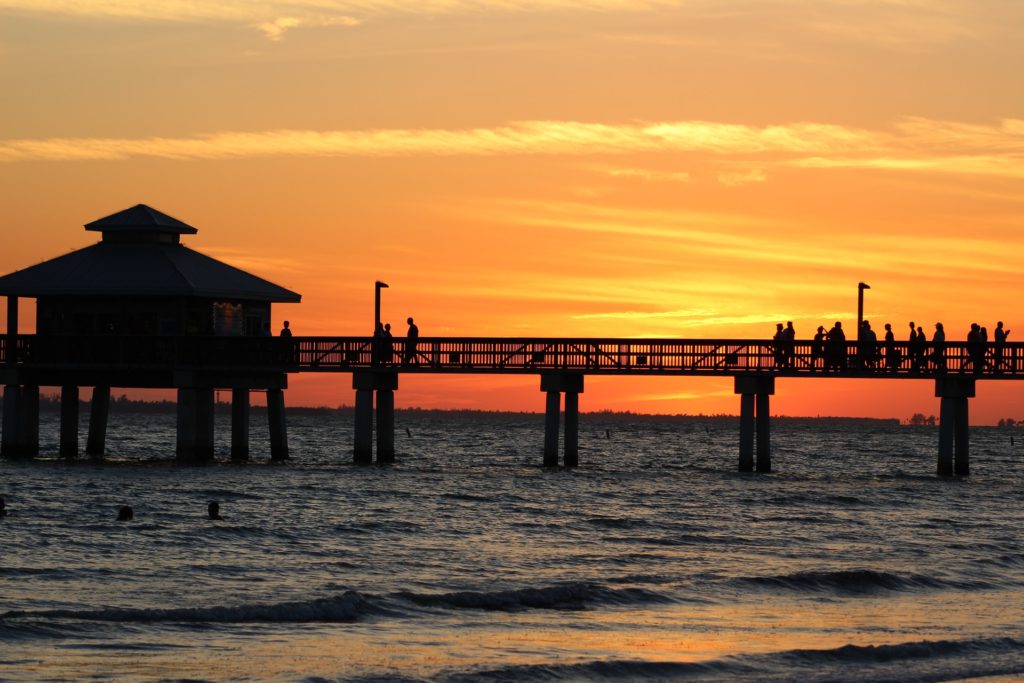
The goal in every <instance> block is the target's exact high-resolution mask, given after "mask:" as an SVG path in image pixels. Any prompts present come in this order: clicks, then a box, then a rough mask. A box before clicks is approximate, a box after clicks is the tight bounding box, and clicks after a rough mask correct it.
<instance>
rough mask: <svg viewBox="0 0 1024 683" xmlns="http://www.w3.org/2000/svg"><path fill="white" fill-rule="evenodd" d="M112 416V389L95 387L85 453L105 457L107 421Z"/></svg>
mask: <svg viewBox="0 0 1024 683" xmlns="http://www.w3.org/2000/svg"><path fill="white" fill-rule="evenodd" d="M109 416H110V387H93V390H92V403H91V407H90V409H89V437H88V439H87V440H86V442H85V452H86V453H88V454H89V455H103V453H104V452H105V451H106V449H107V419H108V417H109Z"/></svg>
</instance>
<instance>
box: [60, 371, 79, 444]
mask: <svg viewBox="0 0 1024 683" xmlns="http://www.w3.org/2000/svg"><path fill="white" fill-rule="evenodd" d="M60 455H61V457H62V458H77V457H78V387H77V386H75V385H73V384H72V385H67V386H63V387H61V389H60Z"/></svg>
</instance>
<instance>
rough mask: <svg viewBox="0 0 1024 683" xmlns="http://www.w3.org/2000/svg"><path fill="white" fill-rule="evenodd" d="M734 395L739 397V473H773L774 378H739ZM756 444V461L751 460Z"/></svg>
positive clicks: (756, 376) (757, 376)
mask: <svg viewBox="0 0 1024 683" xmlns="http://www.w3.org/2000/svg"><path fill="white" fill-rule="evenodd" d="M734 391H735V393H737V394H739V395H740V459H739V471H740V472H751V471H753V470H755V469H756V470H757V471H758V472H771V471H772V442H771V398H770V397H771V396H772V395H773V394H774V393H775V377H773V376H770V375H769V376H762V375H739V376H737V377H736V378H735V386H734ZM755 445H756V448H757V451H756V454H757V460H756V462H755V460H754V454H755V450H754V448H755Z"/></svg>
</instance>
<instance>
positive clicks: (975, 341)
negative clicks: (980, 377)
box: [960, 323, 985, 374]
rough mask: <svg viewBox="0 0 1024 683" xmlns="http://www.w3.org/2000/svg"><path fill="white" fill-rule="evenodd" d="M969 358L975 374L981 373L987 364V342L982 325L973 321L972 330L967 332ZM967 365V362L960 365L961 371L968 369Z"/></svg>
mask: <svg viewBox="0 0 1024 683" xmlns="http://www.w3.org/2000/svg"><path fill="white" fill-rule="evenodd" d="M967 359H968V360H969V361H970V364H971V371H972V372H973V373H974V374H978V373H980V372H981V370H982V367H983V366H984V364H985V360H984V359H985V342H984V341H983V338H982V336H981V325H979V324H978V323H971V330H970V331H969V332H968V333H967ZM965 365H966V363H964V365H961V366H960V372H964V371H965V370H966V369H967V368H966V367H965Z"/></svg>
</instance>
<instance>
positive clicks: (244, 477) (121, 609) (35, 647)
mask: <svg viewBox="0 0 1024 683" xmlns="http://www.w3.org/2000/svg"><path fill="white" fill-rule="evenodd" d="M542 422H543V418H542V416H539V415H537V416H530V415H493V416H473V417H467V416H459V415H434V414H419V415H418V414H414V413H399V415H398V417H397V434H396V442H397V450H398V462H397V463H396V464H395V465H394V466H390V467H385V468H379V467H368V468H358V467H353V466H351V465H350V464H349V462H350V459H351V458H350V448H351V443H352V430H351V424H350V420H349V419H347V418H342V417H332V416H293V417H291V418H290V423H289V437H290V444H291V447H292V458H293V459H292V460H291V461H289V462H288V463H287V464H284V465H273V464H270V463H269V462H267V453H266V438H265V437H266V427H265V425H264V424H261V423H259V422H258V421H257V420H256V418H255V416H254V423H253V446H254V456H253V460H252V461H251V462H250V463H247V464H242V465H233V464H230V463H227V462H218V463H216V464H211V465H206V466H181V465H177V464H174V463H173V462H171V461H170V458H171V457H172V456H173V449H174V424H173V417H172V416H167V415H140V414H114V415H112V416H111V428H110V432H109V439H108V449H109V451H110V455H109V457H107V458H106V460H105V461H104V462H102V463H97V462H91V461H88V460H81V461H79V462H74V463H67V462H62V461H59V460H57V459H48V458H46V457H45V456H44V457H43V458H40V459H38V460H36V461H32V462H0V495H3V496H4V497H5V498H6V501H7V506H8V509H9V510H10V511H11V512H10V515H9V516H8V517H7V518H5V519H2V520H0V679H2V680H11V681H82V680H101V681H102V680H116V681H165V680H166V681H170V680H210V681H250V680H258V681H264V680H268V681H275V680H280V681H310V682H313V681H335V680H360V681H377V680H430V681H435V680H436V681H520V680H525V681H574V680H609V681H620V680H629V681H633V680H687V681H689V680H694V681H704V680H716V681H717V680H720V681H946V680H965V679H972V678H985V679H987V680H1000V681H1009V680H1021V679H1022V678H1024V533H1022V532H1024V525H1022V521H1024V514H1022V512H1021V508H1022V504H1024V445H1022V442H1024V435H1021V434H1018V435H1017V437H1016V438H1015V444H1013V445H1011V443H1010V434H1011V433H1010V432H1007V431H1005V430H997V429H994V428H975V429H973V430H972V475H971V476H970V477H969V478H967V479H962V480H961V479H939V478H937V477H936V476H935V475H934V471H935V460H936V456H935V451H936V443H937V433H936V430H935V429H934V428H912V427H900V426H894V425H884V424H874V425H849V424H829V423H817V424H798V423H783V422H776V424H775V425H774V431H773V447H774V454H773V455H774V457H773V460H774V466H775V470H776V471H775V472H774V473H773V474H770V475H757V474H739V473H737V472H736V471H735V470H736V458H737V441H738V435H737V427H736V424H734V423H729V422H723V421H706V422H702V421H700V420H695V421H693V422H689V423H680V422H677V421H671V420H664V419H661V420H659V419H650V418H646V419H641V418H637V419H636V420H634V421H632V422H630V421H628V420H623V419H620V418H616V419H609V418H607V417H599V416H588V415H584V416H582V419H581V436H580V441H581V458H580V459H581V467H580V468H579V469H576V470H571V471H570V470H564V469H552V470H545V469H543V468H541V467H539V463H540V460H541V457H540V450H541V443H542V437H543V435H542ZM218 430H219V434H218V448H219V451H220V452H221V453H226V451H227V446H228V444H227V438H228V437H227V434H228V425H227V424H226V423H225V422H223V421H221V418H218ZM42 435H43V448H44V450H45V451H47V452H50V453H52V452H54V451H55V450H56V438H57V437H56V435H57V424H56V419H55V416H44V421H43V425H42ZM222 457H225V458H226V456H222ZM214 500H216V501H218V502H219V503H220V505H221V513H222V514H223V516H224V519H223V520H222V521H210V520H207V519H206V506H207V503H208V502H210V501H214ZM124 504H128V505H131V506H133V508H134V511H135V519H134V521H132V522H128V523H119V522H116V521H115V516H116V512H117V507H118V506H120V505H124Z"/></svg>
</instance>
